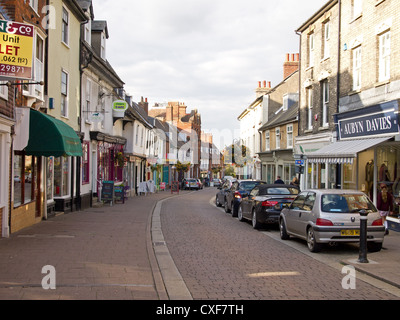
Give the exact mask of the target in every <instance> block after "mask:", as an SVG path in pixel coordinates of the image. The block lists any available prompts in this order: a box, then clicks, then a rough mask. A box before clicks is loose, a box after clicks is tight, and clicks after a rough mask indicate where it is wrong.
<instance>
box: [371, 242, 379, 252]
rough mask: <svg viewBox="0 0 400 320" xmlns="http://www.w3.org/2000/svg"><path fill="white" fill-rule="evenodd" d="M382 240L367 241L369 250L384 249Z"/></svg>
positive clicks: (377, 250)
mask: <svg viewBox="0 0 400 320" xmlns="http://www.w3.org/2000/svg"><path fill="white" fill-rule="evenodd" d="M382 245H383V243H382V242H367V248H368V251H369V252H379V251H381V250H382Z"/></svg>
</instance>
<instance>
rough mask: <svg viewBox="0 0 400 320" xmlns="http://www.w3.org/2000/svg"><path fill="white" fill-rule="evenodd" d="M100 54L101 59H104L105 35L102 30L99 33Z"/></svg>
mask: <svg viewBox="0 0 400 320" xmlns="http://www.w3.org/2000/svg"><path fill="white" fill-rule="evenodd" d="M100 56H101V58H102V59H104V60H105V59H106V35H105V34H104V32H103V33H102V34H101V48H100Z"/></svg>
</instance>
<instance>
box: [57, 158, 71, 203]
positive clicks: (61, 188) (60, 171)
mask: <svg viewBox="0 0 400 320" xmlns="http://www.w3.org/2000/svg"><path fill="white" fill-rule="evenodd" d="M69 168H70V158H68V157H59V158H54V197H65V196H68V195H69V174H68V172H69Z"/></svg>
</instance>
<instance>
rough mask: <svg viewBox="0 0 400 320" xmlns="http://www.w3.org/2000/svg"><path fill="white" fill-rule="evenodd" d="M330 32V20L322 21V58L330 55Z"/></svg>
mask: <svg viewBox="0 0 400 320" xmlns="http://www.w3.org/2000/svg"><path fill="white" fill-rule="evenodd" d="M330 34H331V23H330V21H328V22H326V23H324V42H323V43H324V47H323V53H324V57H323V58H324V59H327V58H329V57H330V55H331V50H330V41H329V40H330Z"/></svg>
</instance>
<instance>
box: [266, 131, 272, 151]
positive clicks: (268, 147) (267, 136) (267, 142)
mask: <svg viewBox="0 0 400 320" xmlns="http://www.w3.org/2000/svg"><path fill="white" fill-rule="evenodd" d="M270 149H271V142H270V139H269V131H265V151H269V150H270Z"/></svg>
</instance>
